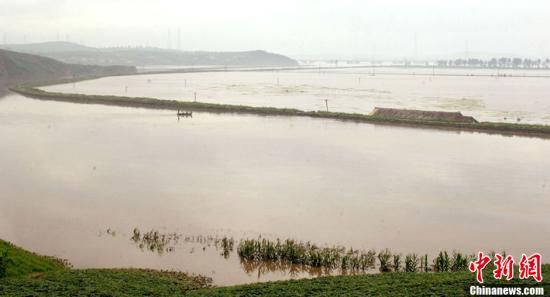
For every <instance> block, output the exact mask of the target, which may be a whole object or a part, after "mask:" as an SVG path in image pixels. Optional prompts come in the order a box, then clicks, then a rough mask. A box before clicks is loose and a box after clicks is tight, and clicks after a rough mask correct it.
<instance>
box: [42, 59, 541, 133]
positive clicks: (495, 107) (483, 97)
mask: <svg viewBox="0 0 550 297" xmlns="http://www.w3.org/2000/svg"><path fill="white" fill-rule="evenodd" d="M531 76H540V77H531ZM549 82H550V71H548V70H509V69H508V70H502V69H501V70H497V69H494V70H492V69H477V70H476V69H436V68H433V69H430V68H411V69H408V68H368V67H367V68H351V69H323V68H320V69H318V70H317V69H307V70H296V71H270V72H230V71H227V72H212V73H187V74H155V75H139V76H120V77H108V78H102V79H98V80H92V81H84V82H79V83H76V84H65V85H57V86H50V87H45V88H44V89H45V90H49V91H55V92H65V93H74V92H78V93H85V94H102V95H120V96H133V97H137V96H144V97H154V98H161V99H175V100H183V101H193V100H195V99H196V100H197V101H200V102H210V103H225V104H242V105H250V106H272V107H292V108H298V109H301V110H325V109H326V106H325V99H326V100H328V105H329V110H330V111H339V112H352V113H370V112H371V111H372V109H373V108H374V107H375V106H377V107H396V108H410V109H425V110H441V111H461V112H463V113H464V114H465V115H471V116H474V117H475V118H476V119H478V120H480V121H494V122H521V123H538V124H550V99H548V96H547V94H548V93H549V92H550V83H549Z"/></svg>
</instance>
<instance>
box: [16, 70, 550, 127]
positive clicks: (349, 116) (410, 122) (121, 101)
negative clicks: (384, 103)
mask: <svg viewBox="0 0 550 297" xmlns="http://www.w3.org/2000/svg"><path fill="white" fill-rule="evenodd" d="M94 78H96V77H94ZM79 80H82V79H79ZM71 81H77V80H64V81H57V82H49V83H47V84H46V83H45V84H22V85H19V86H16V87H13V88H11V89H10V90H12V91H14V92H17V93H20V94H22V95H25V96H29V97H34V98H40V99H45V100H53V101H67V102H74V103H85V104H104V105H116V106H128V107H142V108H153V109H170V110H178V109H186V110H195V111H209V112H227V113H248V114H258V115H275V116H303V117H313V118H326V119H335V120H343V121H354V122H366V123H378V124H390V125H405V126H415V127H430V128H445V129H457V130H466V131H480V132H487V133H500V134H505V135H506V134H511V135H531V136H536V137H550V126H548V125H533V124H520V123H498V122H479V123H464V122H456V121H443V120H442V121H439V120H437V121H435V120H421V119H403V118H394V117H385V116H376V115H366V114H359V113H343V112H329V111H303V110H298V109H292V108H275V107H253V106H245V105H228V104H216V103H203V102H193V101H178V100H162V99H156V98H148V97H124V96H104V95H84V94H68V93H55V92H47V91H44V90H41V89H39V88H38V86H44V85H52V84H56V83H69V82H71Z"/></svg>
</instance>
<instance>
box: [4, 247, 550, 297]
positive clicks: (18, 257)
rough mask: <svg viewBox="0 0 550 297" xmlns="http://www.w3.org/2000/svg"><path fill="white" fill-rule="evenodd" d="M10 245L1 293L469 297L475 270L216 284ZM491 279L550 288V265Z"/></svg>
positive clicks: (19, 294)
mask: <svg viewBox="0 0 550 297" xmlns="http://www.w3.org/2000/svg"><path fill="white" fill-rule="evenodd" d="M6 249H7V250H8V258H9V259H10V260H9V263H8V267H7V272H8V277H6V278H2V279H0V296H15V297H18V296H58V297H65V296H67V297H68V296H158V297H162V296H467V295H468V294H467V293H468V292H467V291H466V290H467V288H469V286H471V285H474V284H475V280H474V274H472V273H469V272H449V273H405V272H399V273H384V274H374V275H358V276H334V277H321V278H317V279H308V280H293V281H280V282H270V283H258V284H250V285H241V286H233V287H222V288H211V287H209V283H208V281H207V280H206V279H205V278H202V277H195V276H190V275H187V274H185V273H175V272H161V271H154V270H142V269H84V270H80V269H71V268H70V267H68V266H67V265H65V264H64V263H63V262H62V261H59V260H57V259H54V258H51V257H44V256H40V255H36V254H34V253H31V252H27V251H24V250H22V249H21V248H18V247H16V246H14V245H12V244H10V243H7V242H5V241H2V240H0V253H1V252H2V251H3V250H6ZM486 272H487V274H486V277H485V279H486V281H487V282H486V284H485V285H494V284H500V285H503V284H509V285H512V284H516V285H517V284H522V285H525V284H530V285H533V286H542V287H544V289H545V292H550V282H549V280H550V265H544V266H543V275H544V279H545V280H544V281H543V282H542V283H540V284H535V283H534V282H533V281H528V282H525V281H519V280H517V278H516V279H515V280H513V281H511V282H504V281H502V282H497V281H495V280H493V279H492V278H491V277H490V275H489V273H490V271H489V270H488V269H487V271H486Z"/></svg>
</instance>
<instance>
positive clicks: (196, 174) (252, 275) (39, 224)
mask: <svg viewBox="0 0 550 297" xmlns="http://www.w3.org/2000/svg"><path fill="white" fill-rule="evenodd" d="M0 140H1V141H0V205H1V207H0V238H3V239H6V240H10V241H12V242H14V243H15V244H18V245H21V246H23V247H25V248H27V249H30V250H32V251H35V252H38V253H42V254H47V255H55V256H58V257H62V258H66V259H68V260H69V261H70V262H71V263H73V264H74V266H75V267H77V268H90V267H147V268H159V269H174V270H181V271H187V272H191V273H200V274H204V275H207V276H211V277H212V278H213V279H214V282H215V283H216V284H218V285H227V284H239V283H248V282H256V281H268V280H279V279H288V278H300V277H311V276H316V275H319V271H311V270H310V271H308V270H307V269H305V270H301V269H299V268H296V267H294V268H292V269H291V268H290V267H287V268H286V269H279V268H280V267H279V268H277V266H276V265H275V266H274V265H269V264H268V263H267V264H265V265H260V266H258V265H253V263H252V264H251V263H241V261H240V260H239V258H238V257H237V256H236V255H235V254H231V255H230V256H229V257H228V258H227V259H226V258H224V257H223V256H221V255H220V250H216V248H215V247H214V246H212V245H211V246H208V244H206V245H205V244H204V243H200V242H193V241H185V240H180V241H178V242H177V244H175V245H174V251H172V252H165V253H162V254H159V253H157V252H151V251H147V250H146V249H145V250H142V249H140V248H139V247H137V246H136V244H135V243H133V242H132V240H131V239H130V238H131V236H132V230H133V228H135V227H139V228H140V230H142V231H149V230H159V231H160V232H166V233H178V234H182V235H183V236H187V235H205V236H206V235H208V236H219V237H221V236H231V237H234V238H235V239H238V238H256V237H258V236H260V235H261V236H264V237H271V238H276V237H280V238H295V239H298V240H304V241H308V240H309V241H312V242H315V243H318V244H320V245H324V244H326V245H329V246H330V245H344V246H347V247H353V248H357V249H371V248H373V249H377V250H380V249H383V248H389V249H391V250H393V251H396V252H402V253H408V252H417V253H428V254H429V255H430V256H431V257H433V256H435V254H436V253H437V252H438V251H439V250H443V249H446V250H448V251H452V250H458V251H463V252H475V251H477V250H479V249H482V250H484V251H490V250H496V251H500V250H506V251H507V252H508V253H511V254H513V255H515V256H516V257H519V256H521V253H531V252H541V253H542V254H543V257H544V258H545V262H548V260H549V258H548V256H549V255H550V238H549V237H548V236H546V234H548V233H549V231H550V220H549V219H548V213H550V141H549V140H545V139H538V138H526V137H505V136H500V135H487V134H479V133H472V132H453V131H440V130H426V129H415V128H406V127H388V126H377V125H371V124H356V123H348V122H339V121H335V120H321V119H308V118H294V117H259V116H248V115H246V116H245V115H227V114H210V113H193V117H192V118H181V119H180V120H179V121H178V119H177V117H176V115H175V113H174V112H171V111H159V110H146V109H133V108H121V107H112V106H100V105H79V104H71V103H61V102H47V101H39V100H34V99H27V98H24V97H22V96H19V95H14V94H9V95H8V96H5V97H3V98H2V99H0ZM203 248H204V250H203ZM333 273H338V272H333Z"/></svg>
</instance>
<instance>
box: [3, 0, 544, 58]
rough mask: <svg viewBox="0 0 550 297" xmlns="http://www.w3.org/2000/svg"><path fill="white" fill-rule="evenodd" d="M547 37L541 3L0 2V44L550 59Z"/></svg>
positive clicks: (311, 0)
mask: <svg viewBox="0 0 550 297" xmlns="http://www.w3.org/2000/svg"><path fill="white" fill-rule="evenodd" d="M548 28H550V1H546V0H527V1H517V0H510V1H505V0H499V1H497V0H485V1H479V0H462V1H446V0H418V1H412V0H386V1H383V0H377V1H352V0H348V1H328V0H319V1H314V0H297V1H291V0H279V1H258V0H256V1H253V0H235V1H221V0H220V1H216V0H202V1H177V0H156V1H153V0H133V1H132V0H95V1H90V0H0V34H1V35H0V43H4V41H5V42H6V43H32V42H44V41H55V40H60V41H72V42H77V43H82V44H85V45H89V46H97V47H110V46H128V45H130V46H138V45H140V46H155V47H161V48H173V49H177V48H180V49H182V50H209V51H239V50H253V49H263V50H267V51H271V52H276V53H281V54H285V55H289V56H291V57H294V58H308V59H330V58H334V59H371V58H373V57H376V58H382V59H383V58H400V57H412V58H415V57H416V58H438V57H451V56H456V55H458V54H460V53H466V52H469V53H471V55H472V56H475V55H489V56H490V55H518V56H524V57H549V56H550V34H548V30H549V29H548ZM178 32H179V34H178ZM178 36H180V38H179V40H180V42H178Z"/></svg>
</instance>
